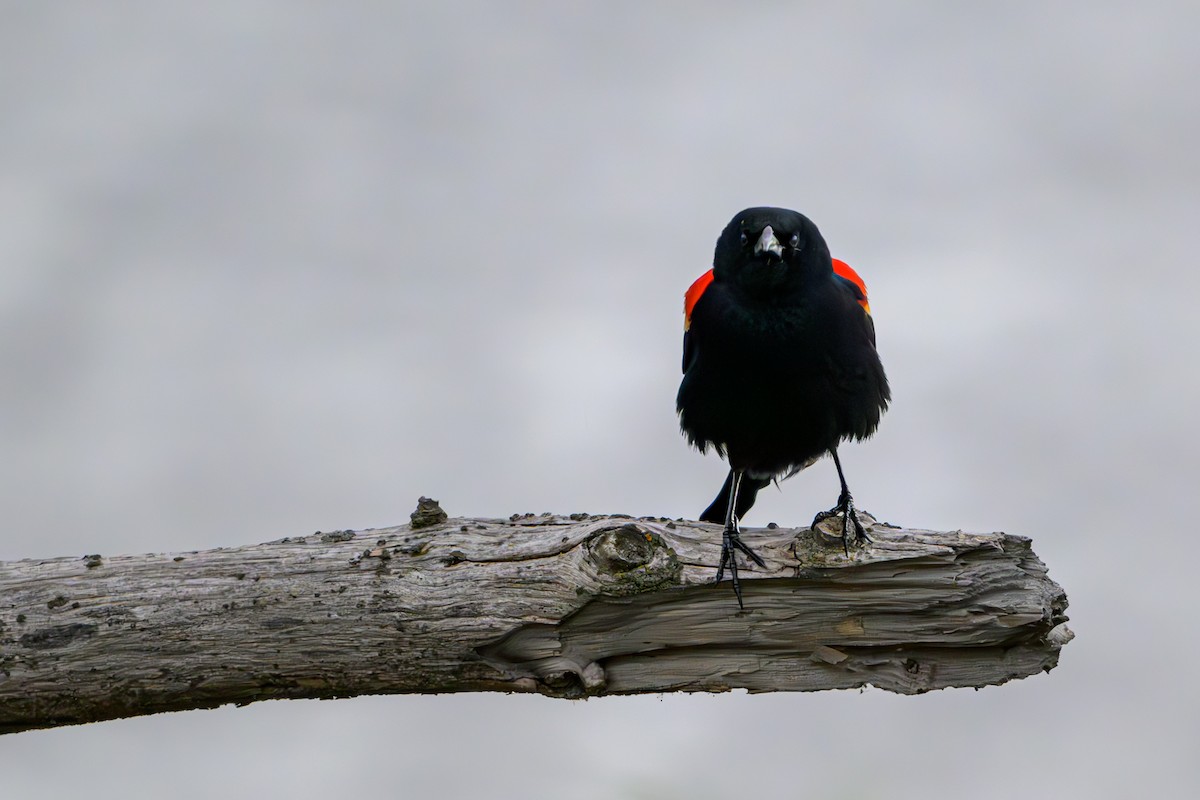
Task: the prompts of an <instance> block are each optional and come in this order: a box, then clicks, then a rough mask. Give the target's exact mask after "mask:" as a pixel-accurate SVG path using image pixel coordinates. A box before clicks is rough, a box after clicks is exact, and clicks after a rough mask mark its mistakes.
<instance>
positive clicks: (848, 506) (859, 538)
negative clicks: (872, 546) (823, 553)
mask: <svg viewBox="0 0 1200 800" xmlns="http://www.w3.org/2000/svg"><path fill="white" fill-rule="evenodd" d="M839 514H841V515H842V549H844V550H845V551H846V556H847V557H849V556H850V543H851V542H853V543H854V545H855V546H856V547H858V546H861V545H864V544H867V543H869V542H872V541H874V540H873V539H872V538H871V537H870V536H868V535H867V529H866V528H864V527H863V526H862V523H861V522H859V521H858V514H856V513H855V511H854V498H853V497H851V496H850V493H849V492H842V494H841V496H840V497H838V503H837V505H836V506H834V507H833V508H831V509H829V510H828V511H822V512H821V513H819V514H817V515H816V516H815V517H813V521H812V527H813V529H814V530H815V529H816V527H817V525H819V524H820V523H822V522H824V521H825V520H827V519H829V518H830V517H836V516H838V515H839Z"/></svg>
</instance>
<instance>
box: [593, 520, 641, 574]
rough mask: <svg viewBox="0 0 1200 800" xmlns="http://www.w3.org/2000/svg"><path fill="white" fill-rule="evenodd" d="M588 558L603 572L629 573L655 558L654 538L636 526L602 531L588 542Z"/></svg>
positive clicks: (628, 525)
mask: <svg viewBox="0 0 1200 800" xmlns="http://www.w3.org/2000/svg"><path fill="white" fill-rule="evenodd" d="M588 550H589V553H588V554H589V556H590V557H591V559H592V563H593V564H595V565H596V566H597V567H598V568H599V569H600V571H601V572H607V573H610V574H616V573H618V572H629V570H631V569H636V568H638V567H640V566H642V565H644V564H647V563H649V561H650V559H651V558H653V557H654V535H653V534H651V533H649V532H647V531H644V530H642V529H641V528H639V527H638V526H637V525H634V524H633V523H628V524H626V525H622V526H621V527H619V528H609V529H608V530H603V531H600V532H599V534H597V536H596V537H595V538H594V539H592V541H591V542H590V543H589V547H588Z"/></svg>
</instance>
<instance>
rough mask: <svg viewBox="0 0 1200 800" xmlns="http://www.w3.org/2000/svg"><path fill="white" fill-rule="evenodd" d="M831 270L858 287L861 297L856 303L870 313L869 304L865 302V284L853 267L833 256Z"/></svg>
mask: <svg viewBox="0 0 1200 800" xmlns="http://www.w3.org/2000/svg"><path fill="white" fill-rule="evenodd" d="M833 272H834V274H836V275H837V276H838V277H840V278H845V279H846V280H848V281H850V282H851V283H853V284H854V285H855V286H857V287H858V290H859V291H860V292H862V299H861V300H859V301H858V304H859V305H860V306H862V307H863V308H864V309H865V310H866V312H867V313H868V314H870V313H871V304H870V303H868V302H867V284H865V283H863V279H862V278H860V277H859V276H858V273H857V272H855V271H854V268H853V267H851V266H850V265H849V264H847V263H846V262H845V261H839V260H838V259H836V258H835V259H833Z"/></svg>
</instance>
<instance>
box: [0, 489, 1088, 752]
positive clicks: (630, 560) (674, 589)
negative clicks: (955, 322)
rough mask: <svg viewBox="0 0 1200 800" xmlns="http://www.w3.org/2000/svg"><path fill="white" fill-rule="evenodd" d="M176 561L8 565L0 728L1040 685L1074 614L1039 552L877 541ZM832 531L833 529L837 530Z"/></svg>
mask: <svg viewBox="0 0 1200 800" xmlns="http://www.w3.org/2000/svg"><path fill="white" fill-rule="evenodd" d="M424 500H425V499H424V498H423V502H422V505H421V506H420V507H419V508H418V512H416V513H414V515H413V524H410V525H402V526H398V527H394V528H385V529H380V530H369V531H358V532H354V531H335V532H330V533H317V534H313V535H311V536H295V537H287V538H284V539H281V540H278V541H275V542H268V543H266V544H261V545H254V546H246V547H233V548H224V549H217V550H209V551H198V552H190V553H179V554H166V555H162V554H149V555H137V556H120V555H118V556H110V555H100V554H89V555H86V556H83V557H82V558H80V557H73V558H55V559H45V560H27V561H17V562H5V563H0V732H2V733H7V732H14V731H21V730H27V729H31V728H44V727H53V726H57V725H67V724H75V723H83V722H92V721H98V720H105V719H114V718H119V717H127V716H135V715H140V714H153V713H157V712H161V711H173V710H183V709H195V708H209V707H214V706H218V705H223V704H226V703H237V704H246V703H251V702H255V701H258V700H266V699H272V698H333V697H347V696H352V695H361V694H385V693H412V692H421V693H440V692H461V691H518V692H539V693H542V694H545V695H550V696H555V697H568V698H576V697H589V696H600V695H611V694H633V693H639V692H666V691H709V692H711V691H723V690H728V689H735V688H743V689H747V690H749V691H753V692H767V691H816V690H821V689H836V688H856V687H862V686H867V685H872V686H876V687H879V688H881V689H886V690H888V691H893V692H901V693H905V694H916V693H921V692H925V691H929V690H931V689H940V688H944V687H950V686H973V687H980V686H986V685H989V684H999V683H1004V682H1005V681H1008V680H1011V679H1013V678H1021V677H1026V676H1028V675H1033V674H1036V673H1038V672H1042V671H1048V670H1050V669H1052V668H1053V667H1054V666H1055V665H1056V664H1057V662H1058V654H1059V650H1060V649H1061V648H1062V647H1063V645H1065V644H1066V642H1067V641H1069V640H1070V638H1071V633H1070V631H1069V629H1068V628H1067V627H1066V625H1065V622H1066V619H1067V617H1066V614H1065V611H1066V607H1067V600H1066V595H1065V594H1064V592H1063V590H1062V589H1061V588H1060V587H1059V586H1058V585H1057V584H1056V583H1054V582H1053V581H1052V580H1050V579H1049V577H1048V576H1047V574H1046V567H1045V565H1044V564H1042V562H1041V561H1040V560H1039V559H1038V558H1037V556H1036V555H1035V554H1034V553H1033V551H1032V549H1031V547H1030V542H1029V540H1028V539H1024V538H1022V537H1018V536H1009V535H1006V534H999V533H997V534H970V533H963V532H961V531H955V532H949V533H945V532H933V531H921V530H906V529H901V528H895V527H891V526H886V525H883V524H880V523H877V522H875V521H874V520H872V519H871V518H869V517H867V516H865V515H864V522H866V523H869V524H868V530H869V531H870V534H871V536H872V538H873V542H872V543H871V544H869V545H868V546H866V547H865V548H863V549H861V550H857V551H854V552H852V553H851V554H850V556H849V557H847V556H846V555H845V553H844V552H843V551H842V547H841V544H840V541H839V540H837V539H835V538H829V537H827V536H826V535H823V533H822V532H816V531H811V530H808V529H788V528H768V529H747V530H746V532H745V534H746V537H747V539H748V540H749V541H751V542H752V543H753V545H754V547H755V549H756V550H757V551H758V552H759V553H760V554H761V555H762V556H763V558H764V559H765V560H766V562H767V569H766V570H754V571H751V570H748V569H744V570H743V573H742V574H743V578H744V592H745V599H746V609H745V610H744V611H739V609H738V607H737V603H736V601H735V600H734V598H733V592H732V590H731V589H730V588H729V586H728V584H722V585H713V584H712V578H713V575H714V570H715V566H716V561H717V558H718V553H719V543H720V538H721V537H720V529H719V527H717V526H713V525H707V524H703V523H695V522H684V521H682V520H677V521H669V520H666V519H649V518H642V519H633V518H630V517H626V516H621V515H617V516H608V517H593V516H589V515H586V514H572V515H570V516H569V517H562V516H554V515H538V516H534V515H520V516H518V515H514V516H513V517H511V518H509V519H507V520H495V519H461V518H458V519H448V518H446V517H445V515H444V512H443V513H441V514H440V515H439V513H438V512H440V511H441V509H440V508H437V507H436V503H433V502H432V501H429V503H431V504H432V505H430V504H428V503H425V502H424ZM830 524H836V522H835V521H830Z"/></svg>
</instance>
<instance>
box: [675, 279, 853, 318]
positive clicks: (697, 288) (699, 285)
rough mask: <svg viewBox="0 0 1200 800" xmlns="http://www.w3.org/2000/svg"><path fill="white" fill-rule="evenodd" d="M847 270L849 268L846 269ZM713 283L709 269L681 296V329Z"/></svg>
mask: <svg viewBox="0 0 1200 800" xmlns="http://www.w3.org/2000/svg"><path fill="white" fill-rule="evenodd" d="M847 269H849V267H847ZM712 282H713V273H712V270H711V269H710V270H709V271H708V272H706V273H704V274H703V275H701V276H700V277H699V278H696V282H695V283H693V284H692V285H691V288H689V289H688V290H687V293H686V294H684V296H683V329H684V330H685V331H686V330H687V329H688V328H690V327H691V325H692V309H693V308H695V307H696V301H698V300H699V299H700V295H702V294H704V290H705V289H707V288H708V285H709V284H710V283H712Z"/></svg>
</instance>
